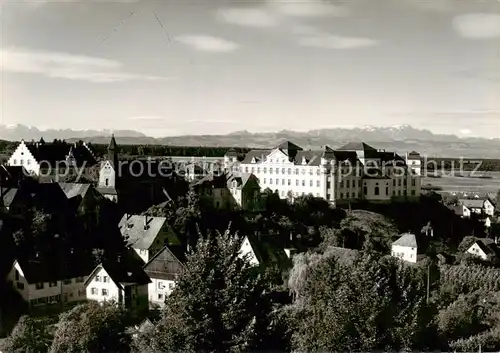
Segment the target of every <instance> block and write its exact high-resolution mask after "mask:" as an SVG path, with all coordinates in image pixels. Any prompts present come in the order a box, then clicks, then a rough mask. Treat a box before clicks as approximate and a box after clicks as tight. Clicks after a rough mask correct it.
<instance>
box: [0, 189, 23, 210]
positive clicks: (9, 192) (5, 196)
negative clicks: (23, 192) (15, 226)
mask: <svg viewBox="0 0 500 353" xmlns="http://www.w3.org/2000/svg"><path fill="white" fill-rule="evenodd" d="M18 191H19V190H18V189H17V188H9V187H7V188H4V187H0V192H1V197H2V204H3V206H5V207H10V205H11V204H12V202H13V201H14V199H15V197H16V196H17V193H18Z"/></svg>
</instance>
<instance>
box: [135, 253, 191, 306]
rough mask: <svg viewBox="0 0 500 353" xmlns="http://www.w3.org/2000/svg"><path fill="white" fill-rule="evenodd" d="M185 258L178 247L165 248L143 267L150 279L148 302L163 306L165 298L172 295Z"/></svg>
mask: <svg viewBox="0 0 500 353" xmlns="http://www.w3.org/2000/svg"><path fill="white" fill-rule="evenodd" d="M185 261H186V257H185V255H184V252H183V251H182V249H181V247H180V246H176V247H175V246H171V247H169V246H165V247H164V248H163V249H162V250H160V251H159V252H158V253H157V254H156V255H155V256H153V257H152V258H151V260H149V262H148V263H147V264H146V265H145V266H144V271H145V272H146V273H147V274H148V276H149V278H151V283H150V284H149V289H148V293H149V302H150V303H151V304H155V305H159V306H160V307H161V306H163V305H164V303H165V298H166V297H167V296H168V295H170V293H172V290H173V289H174V287H175V284H176V281H177V280H178V279H179V276H180V275H181V274H182V271H183V270H184V263H185Z"/></svg>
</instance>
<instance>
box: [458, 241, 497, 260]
mask: <svg viewBox="0 0 500 353" xmlns="http://www.w3.org/2000/svg"><path fill="white" fill-rule="evenodd" d="M466 252H467V253H469V254H471V255H474V256H478V257H480V258H481V259H483V260H485V261H487V260H492V259H499V258H500V256H499V255H500V250H499V248H498V241H497V239H490V238H477V239H476V241H475V242H474V244H472V245H471V246H470V247H469V248H468V249H467V251H466Z"/></svg>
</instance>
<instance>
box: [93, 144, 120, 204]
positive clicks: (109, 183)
mask: <svg viewBox="0 0 500 353" xmlns="http://www.w3.org/2000/svg"><path fill="white" fill-rule="evenodd" d="M118 168H119V164H118V146H117V144H116V140H115V136H114V135H111V141H110V142H109V146H108V158H107V160H105V161H104V162H103V163H102V165H101V170H100V171H99V186H98V188H99V189H101V190H100V191H101V193H102V194H103V195H104V196H105V197H106V198H108V199H110V200H111V201H114V202H117V201H118V192H117V179H118V177H119V171H118Z"/></svg>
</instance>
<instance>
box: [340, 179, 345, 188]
mask: <svg viewBox="0 0 500 353" xmlns="http://www.w3.org/2000/svg"><path fill="white" fill-rule="evenodd" d="M339 187H341V188H343V187H344V181H343V180H340V181H339Z"/></svg>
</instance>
